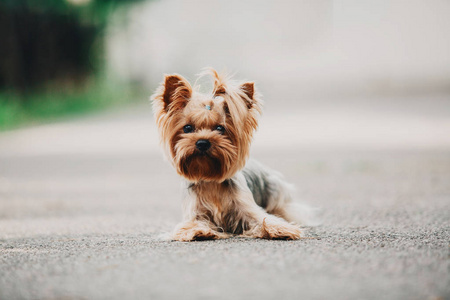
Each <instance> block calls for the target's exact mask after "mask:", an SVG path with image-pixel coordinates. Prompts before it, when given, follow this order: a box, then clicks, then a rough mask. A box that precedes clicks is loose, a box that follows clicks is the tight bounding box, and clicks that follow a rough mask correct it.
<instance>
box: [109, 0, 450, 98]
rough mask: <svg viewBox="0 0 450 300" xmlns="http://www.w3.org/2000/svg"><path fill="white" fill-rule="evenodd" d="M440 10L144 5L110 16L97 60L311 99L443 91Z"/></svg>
mask: <svg viewBox="0 0 450 300" xmlns="http://www.w3.org/2000/svg"><path fill="white" fill-rule="evenodd" d="M449 16H450V1H445V0H442V1H383V2H380V1H360V0H359V1H356V0H355V1H327V0H321V1H287V0H285V1H261V0H252V1H237V0H233V1H212V0H196V1H173V0H172V1H155V2H145V3H140V4H138V5H136V6H135V7H134V8H133V9H131V10H129V11H128V12H126V14H125V15H124V14H123V12H122V14H120V13H119V14H117V15H116V16H115V18H113V21H112V23H111V26H110V27H109V37H108V39H107V57H108V58H107V59H108V65H109V68H110V71H111V72H115V73H118V74H119V76H120V77H122V78H123V79H125V80H130V81H136V82H141V83H143V84H145V85H149V86H154V85H155V84H156V83H157V82H159V81H161V79H162V74H164V73H172V72H177V73H182V74H183V75H187V76H188V77H189V78H193V75H194V74H196V73H198V72H199V71H200V70H201V69H202V68H203V67H206V66H212V67H215V68H217V69H224V68H226V69H228V70H229V71H236V72H238V74H239V77H241V78H247V79H252V80H256V81H259V82H262V83H264V84H267V85H272V86H279V88H280V87H283V88H284V87H285V88H295V89H297V90H298V93H299V94H300V95H309V96H317V97H318V96H322V95H324V96H330V95H336V94H344V95H351V94H356V95H359V94H380V93H382V94H392V93H395V94H398V93H449V92H450V39H449V37H450V17H449ZM119 24H120V25H123V24H127V25H126V26H125V27H123V26H119Z"/></svg>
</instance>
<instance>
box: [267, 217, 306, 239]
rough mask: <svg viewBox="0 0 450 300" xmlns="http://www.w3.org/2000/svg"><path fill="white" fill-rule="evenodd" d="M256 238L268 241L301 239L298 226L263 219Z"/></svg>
mask: <svg viewBox="0 0 450 300" xmlns="http://www.w3.org/2000/svg"><path fill="white" fill-rule="evenodd" d="M258 237H259V238H263V239H270V240H298V239H300V238H301V230H300V228H299V227H298V226H296V225H293V224H289V223H287V222H284V221H278V220H276V221H273V220H267V218H264V220H263V222H262V224H261V227H260V232H259V236H258Z"/></svg>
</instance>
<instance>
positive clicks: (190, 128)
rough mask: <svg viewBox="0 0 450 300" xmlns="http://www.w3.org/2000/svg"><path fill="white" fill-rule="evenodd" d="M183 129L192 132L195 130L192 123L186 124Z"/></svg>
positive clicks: (185, 131)
mask: <svg viewBox="0 0 450 300" xmlns="http://www.w3.org/2000/svg"><path fill="white" fill-rule="evenodd" d="M183 131H184V133H191V132H192V131H194V127H192V125H184V127H183Z"/></svg>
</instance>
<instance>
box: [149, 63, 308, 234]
mask: <svg viewBox="0 0 450 300" xmlns="http://www.w3.org/2000/svg"><path fill="white" fill-rule="evenodd" d="M208 74H209V75H210V76H211V77H212V79H213V82H214V87H213V91H212V92H211V94H201V93H199V92H197V90H198V88H197V87H196V86H194V87H192V86H191V85H190V83H189V82H188V81H187V80H186V79H185V78H183V77H182V76H181V75H178V74H173V75H166V76H165V79H164V81H163V82H162V83H161V85H160V86H159V88H158V90H157V91H156V92H155V94H154V95H153V96H152V100H153V110H154V114H155V119H156V123H157V126H158V129H159V133H160V136H161V142H162V145H163V148H164V150H165V153H166V156H167V158H168V159H169V161H170V162H171V163H172V165H173V166H174V168H175V169H176V171H177V172H178V174H179V175H181V176H182V177H184V178H185V179H187V181H188V183H187V185H188V187H187V189H186V196H185V202H184V222H183V223H181V224H180V225H178V226H177V228H176V229H175V231H174V234H173V239H175V240H179V241H191V240H198V239H217V238H226V237H229V236H230V235H231V234H243V235H244V236H250V237H258V238H268V239H298V238H300V229H299V227H298V226H296V225H293V224H291V223H288V222H287V221H286V220H285V219H283V218H282V217H283V215H280V216H278V217H277V216H275V215H271V214H269V213H267V211H265V210H264V209H263V208H262V207H260V206H258V205H257V204H256V203H255V199H254V198H253V195H252V192H251V191H250V189H249V187H248V185H247V183H246V179H245V177H244V175H243V173H242V172H241V170H242V169H243V168H244V166H245V165H246V162H247V159H248V157H249V150H250V144H251V141H252V136H253V133H254V131H255V129H256V128H257V127H258V117H259V115H260V113H261V104H262V102H261V100H260V97H259V95H258V93H257V92H256V91H255V87H254V83H253V82H245V83H242V84H237V83H235V82H233V81H232V80H231V79H230V78H228V77H227V76H224V75H220V74H218V73H217V72H216V71H215V70H212V69H210V70H209V71H208ZM186 125H190V126H191V127H192V128H193V131H192V132H188V133H185V132H184V131H183V128H184V126H186ZM217 126H222V127H223V128H224V131H223V132H221V131H219V130H217ZM199 140H206V141H208V142H209V143H210V144H211V147H210V148H209V149H208V150H207V151H200V150H199V149H198V147H197V146H196V143H197V141H199ZM280 194H283V193H280ZM277 201H278V200H277ZM280 201H281V202H280V205H279V206H281V204H282V203H284V202H282V201H284V200H283V199H281V200H280ZM286 203H287V202H286ZM283 207H284V206H283ZM280 211H281V210H280ZM286 215H287V214H286ZM286 219H288V218H286ZM289 221H292V220H289Z"/></svg>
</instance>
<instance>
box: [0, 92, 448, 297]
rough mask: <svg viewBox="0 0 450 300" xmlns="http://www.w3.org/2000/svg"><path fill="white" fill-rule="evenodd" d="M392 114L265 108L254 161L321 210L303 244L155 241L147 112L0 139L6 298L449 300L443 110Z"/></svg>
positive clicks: (158, 191)
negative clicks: (282, 177) (277, 174)
mask: <svg viewBox="0 0 450 300" xmlns="http://www.w3.org/2000/svg"><path fill="white" fill-rule="evenodd" d="M394 100H395V101H394ZM394 100H392V99H381V100H380V101H372V100H371V101H356V100H355V101H354V102H352V101H353V100H352V101H347V102H345V103H344V102H333V101H330V102H327V101H322V102H320V103H313V102H305V103H303V104H297V107H295V109H293V108H292V107H289V112H287V111H286V110H284V109H283V107H285V106H281V107H280V106H279V105H276V106H275V105H273V104H271V103H270V102H268V103H267V109H266V115H265V116H264V118H263V123H262V125H261V132H260V133H259V134H258V136H257V137H256V141H255V144H254V151H253V152H254V156H256V157H257V158H258V159H260V160H261V161H263V162H264V163H266V164H267V165H269V166H272V167H274V168H276V169H278V170H280V171H282V172H283V173H284V174H285V176H286V177H287V178H288V180H290V181H291V182H293V183H295V185H296V186H297V189H298V191H297V196H298V198H299V199H302V200H303V201H305V202H308V203H311V204H313V205H315V206H319V207H322V210H323V212H322V220H323V224H322V225H321V226H319V227H316V228H311V229H307V231H306V233H307V236H308V237H311V238H308V239H303V240H299V241H265V240H252V239H242V238H233V239H228V240H222V241H206V242H194V243H179V242H169V241H165V240H162V239H161V237H160V236H161V234H163V233H165V232H168V231H170V230H171V229H172V227H173V226H174V225H175V224H176V223H177V222H178V221H179V220H180V201H179V191H178V187H179V179H178V177H177V176H176V175H175V174H174V172H173V171H172V170H171V169H170V167H169V166H168V165H167V163H165V162H164V161H163V160H162V158H161V155H160V153H159V151H158V149H157V142H156V132H155V128H154V126H153V123H152V122H153V121H152V118H151V113H150V110H149V108H148V107H147V106H142V107H138V108H133V109H129V110H126V111H121V112H111V113H106V114H102V115H99V116H91V117H85V118H82V119H77V120H71V121H65V122H61V123H55V124H49V125H45V126H39V127H34V128H28V129H22V130H16V131H11V132H6V133H2V134H0V299H450V288H449V287H450V277H449V268H450V260H449V240H450V222H449V221H450V138H449V136H450V118H449V116H450V103H449V101H448V97H435V98H430V99H410V98H408V99H394ZM424 100H426V101H424Z"/></svg>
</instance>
